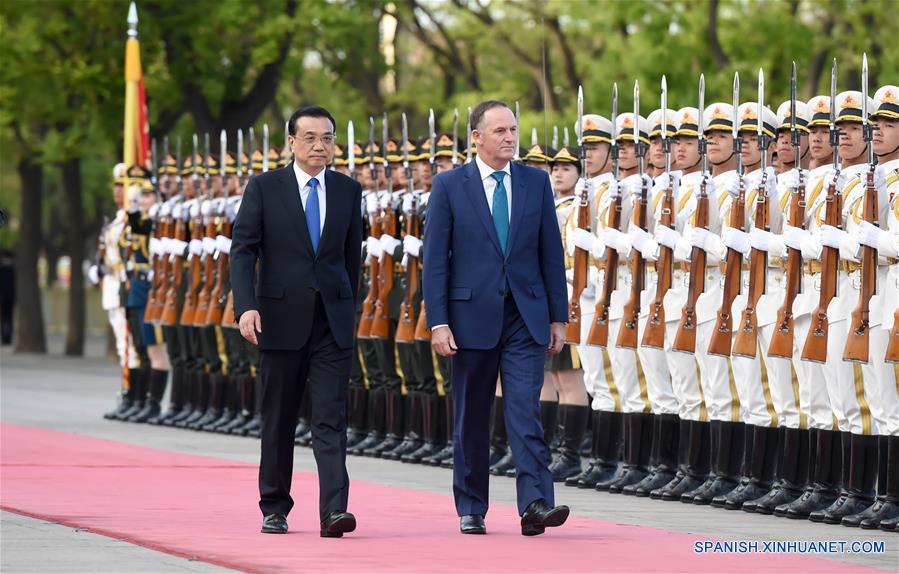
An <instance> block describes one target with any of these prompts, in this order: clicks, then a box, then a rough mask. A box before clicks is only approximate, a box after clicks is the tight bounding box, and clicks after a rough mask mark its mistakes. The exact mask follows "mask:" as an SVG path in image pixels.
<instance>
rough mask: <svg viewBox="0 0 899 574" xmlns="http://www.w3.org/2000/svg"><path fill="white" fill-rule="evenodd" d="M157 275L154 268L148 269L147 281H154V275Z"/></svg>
mask: <svg viewBox="0 0 899 574" xmlns="http://www.w3.org/2000/svg"><path fill="white" fill-rule="evenodd" d="M155 276H156V275H155V274H154V273H153V270H152V269H150V270H149V271H147V281H149V282H150V283H152V282H153V277H155Z"/></svg>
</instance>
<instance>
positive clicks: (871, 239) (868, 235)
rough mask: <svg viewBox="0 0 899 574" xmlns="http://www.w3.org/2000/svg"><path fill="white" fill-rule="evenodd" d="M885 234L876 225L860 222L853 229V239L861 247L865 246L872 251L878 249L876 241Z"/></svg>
mask: <svg viewBox="0 0 899 574" xmlns="http://www.w3.org/2000/svg"><path fill="white" fill-rule="evenodd" d="M884 233H886V232H885V231H883V230H882V229H880V228H879V227H877V226H876V225H874V224H872V223H869V222H867V221H865V220H864V219H863V220H861V221H860V222H859V224H858V227H856V228H855V238H856V240H857V241H858V242H859V243H861V244H862V245H867V246H868V247H873V248H874V249H879V247H878V240H879V239H880V236H881V234H884Z"/></svg>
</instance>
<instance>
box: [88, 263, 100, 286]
mask: <svg viewBox="0 0 899 574" xmlns="http://www.w3.org/2000/svg"><path fill="white" fill-rule="evenodd" d="M87 278H88V279H89V280H90V282H91V283H93V284H94V285H99V284H100V268H99V267H97V266H96V265H91V266H90V267H89V268H88V270H87Z"/></svg>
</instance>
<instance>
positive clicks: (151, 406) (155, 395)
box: [128, 369, 169, 423]
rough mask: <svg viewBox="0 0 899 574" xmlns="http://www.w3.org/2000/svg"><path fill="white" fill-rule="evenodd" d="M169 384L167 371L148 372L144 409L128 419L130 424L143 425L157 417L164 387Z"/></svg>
mask: <svg viewBox="0 0 899 574" xmlns="http://www.w3.org/2000/svg"><path fill="white" fill-rule="evenodd" d="M168 382H169V372H168V371H158V370H156V369H151V370H150V388H149V389H148V391H147V398H146V400H145V401H144V408H143V409H142V410H141V411H140V412H139V413H137V414H136V415H134V416H133V417H131V418H130V419H128V421H129V422H132V423H145V422H147V421H149V420H150V419H152V418H155V417H158V416H159V413H160V411H161V410H162V408H161V406H160V404H161V403H162V397H163V396H164V395H165V387H166V386H167V385H168Z"/></svg>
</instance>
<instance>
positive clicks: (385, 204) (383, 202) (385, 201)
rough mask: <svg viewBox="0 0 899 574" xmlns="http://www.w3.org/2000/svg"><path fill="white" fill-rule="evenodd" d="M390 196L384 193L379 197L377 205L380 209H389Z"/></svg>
mask: <svg viewBox="0 0 899 574" xmlns="http://www.w3.org/2000/svg"><path fill="white" fill-rule="evenodd" d="M391 199H393V198H392V197H390V194H389V193H385V194H384V195H383V196H382V197H381V199H380V200H379V201H378V207H380V208H381V209H390V202H391Z"/></svg>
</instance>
